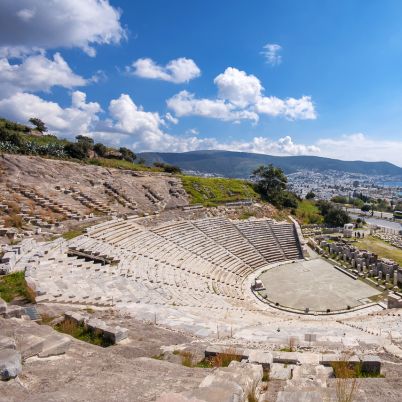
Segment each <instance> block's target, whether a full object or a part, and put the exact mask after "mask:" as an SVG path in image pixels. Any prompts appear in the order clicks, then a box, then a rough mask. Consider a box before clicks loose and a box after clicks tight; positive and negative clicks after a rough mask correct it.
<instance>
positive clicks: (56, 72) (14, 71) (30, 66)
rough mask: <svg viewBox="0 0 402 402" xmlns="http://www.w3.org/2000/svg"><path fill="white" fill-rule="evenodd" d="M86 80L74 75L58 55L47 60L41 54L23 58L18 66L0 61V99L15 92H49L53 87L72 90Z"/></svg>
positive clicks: (6, 61)
mask: <svg viewBox="0 0 402 402" xmlns="http://www.w3.org/2000/svg"><path fill="white" fill-rule="evenodd" d="M86 83H87V80H85V79H84V78H82V77H81V76H79V75H77V74H75V73H74V72H73V71H72V70H71V68H70V67H69V65H68V64H67V63H66V61H65V60H64V59H63V58H62V57H61V55H60V54H59V53H56V54H55V55H54V56H53V60H51V59H48V58H47V57H46V56H45V55H43V54H38V55H33V56H29V57H27V58H25V59H24V60H23V61H22V62H21V63H20V64H10V62H9V61H8V60H7V59H5V58H3V59H0V84H1V89H0V97H4V96H10V95H12V94H14V93H16V92H24V91H34V92H35V91H49V90H50V88H51V87H53V86H61V87H64V88H73V87H77V86H82V85H85V84H86Z"/></svg>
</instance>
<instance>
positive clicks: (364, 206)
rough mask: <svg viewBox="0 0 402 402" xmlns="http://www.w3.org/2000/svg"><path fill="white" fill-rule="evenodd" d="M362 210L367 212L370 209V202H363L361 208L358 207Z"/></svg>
mask: <svg viewBox="0 0 402 402" xmlns="http://www.w3.org/2000/svg"><path fill="white" fill-rule="evenodd" d="M360 209H361V210H362V211H363V212H369V211H370V209H371V205H370V204H364V205H363V206H362V207H361V208H360Z"/></svg>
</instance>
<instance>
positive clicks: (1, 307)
mask: <svg viewBox="0 0 402 402" xmlns="http://www.w3.org/2000/svg"><path fill="white" fill-rule="evenodd" d="M6 311H7V303H6V302H5V301H4V300H3V299H2V298H1V297H0V314H4V313H5V312H6Z"/></svg>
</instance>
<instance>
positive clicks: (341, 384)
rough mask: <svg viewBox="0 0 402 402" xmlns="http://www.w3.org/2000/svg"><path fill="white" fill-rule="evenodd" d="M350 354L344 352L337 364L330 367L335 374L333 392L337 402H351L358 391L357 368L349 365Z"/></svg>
mask: <svg viewBox="0 0 402 402" xmlns="http://www.w3.org/2000/svg"><path fill="white" fill-rule="evenodd" d="M352 355H353V353H351V352H344V353H342V355H341V358H340V360H339V361H338V362H336V363H334V364H333V365H332V368H333V369H334V374H335V378H336V379H335V390H336V398H337V401H338V402H353V401H354V400H355V398H356V393H357V391H358V389H359V380H358V378H357V377H358V373H359V367H355V366H354V365H353V364H351V363H350V358H351V356H352Z"/></svg>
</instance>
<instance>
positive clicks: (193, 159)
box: [139, 151, 402, 178]
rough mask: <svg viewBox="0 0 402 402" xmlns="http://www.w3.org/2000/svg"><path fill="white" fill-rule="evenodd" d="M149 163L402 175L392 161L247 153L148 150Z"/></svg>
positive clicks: (212, 169)
mask: <svg viewBox="0 0 402 402" xmlns="http://www.w3.org/2000/svg"><path fill="white" fill-rule="evenodd" d="M139 156H140V157H142V158H144V159H145V160H146V161H147V163H153V162H165V163H170V164H174V165H178V166H180V167H181V168H182V169H185V170H196V171H199V172H202V173H214V174H219V175H222V176H225V177H240V178H245V177H248V176H249V175H250V174H251V172H252V170H253V169H255V168H256V167H257V166H259V165H262V164H269V163H272V164H274V165H275V166H278V167H280V168H282V169H283V170H284V171H285V173H286V174H289V173H294V172H297V171H300V170H317V171H325V170H337V171H340V172H350V173H361V174H368V175H384V176H385V175H386V176H394V177H402V168H400V167H398V166H396V165H393V164H392V163H389V162H363V161H341V160H338V159H330V158H322V157H319V156H272V155H263V154H253V153H247V152H231V151H193V152H183V153H163V152H144V153H142V154H139Z"/></svg>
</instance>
